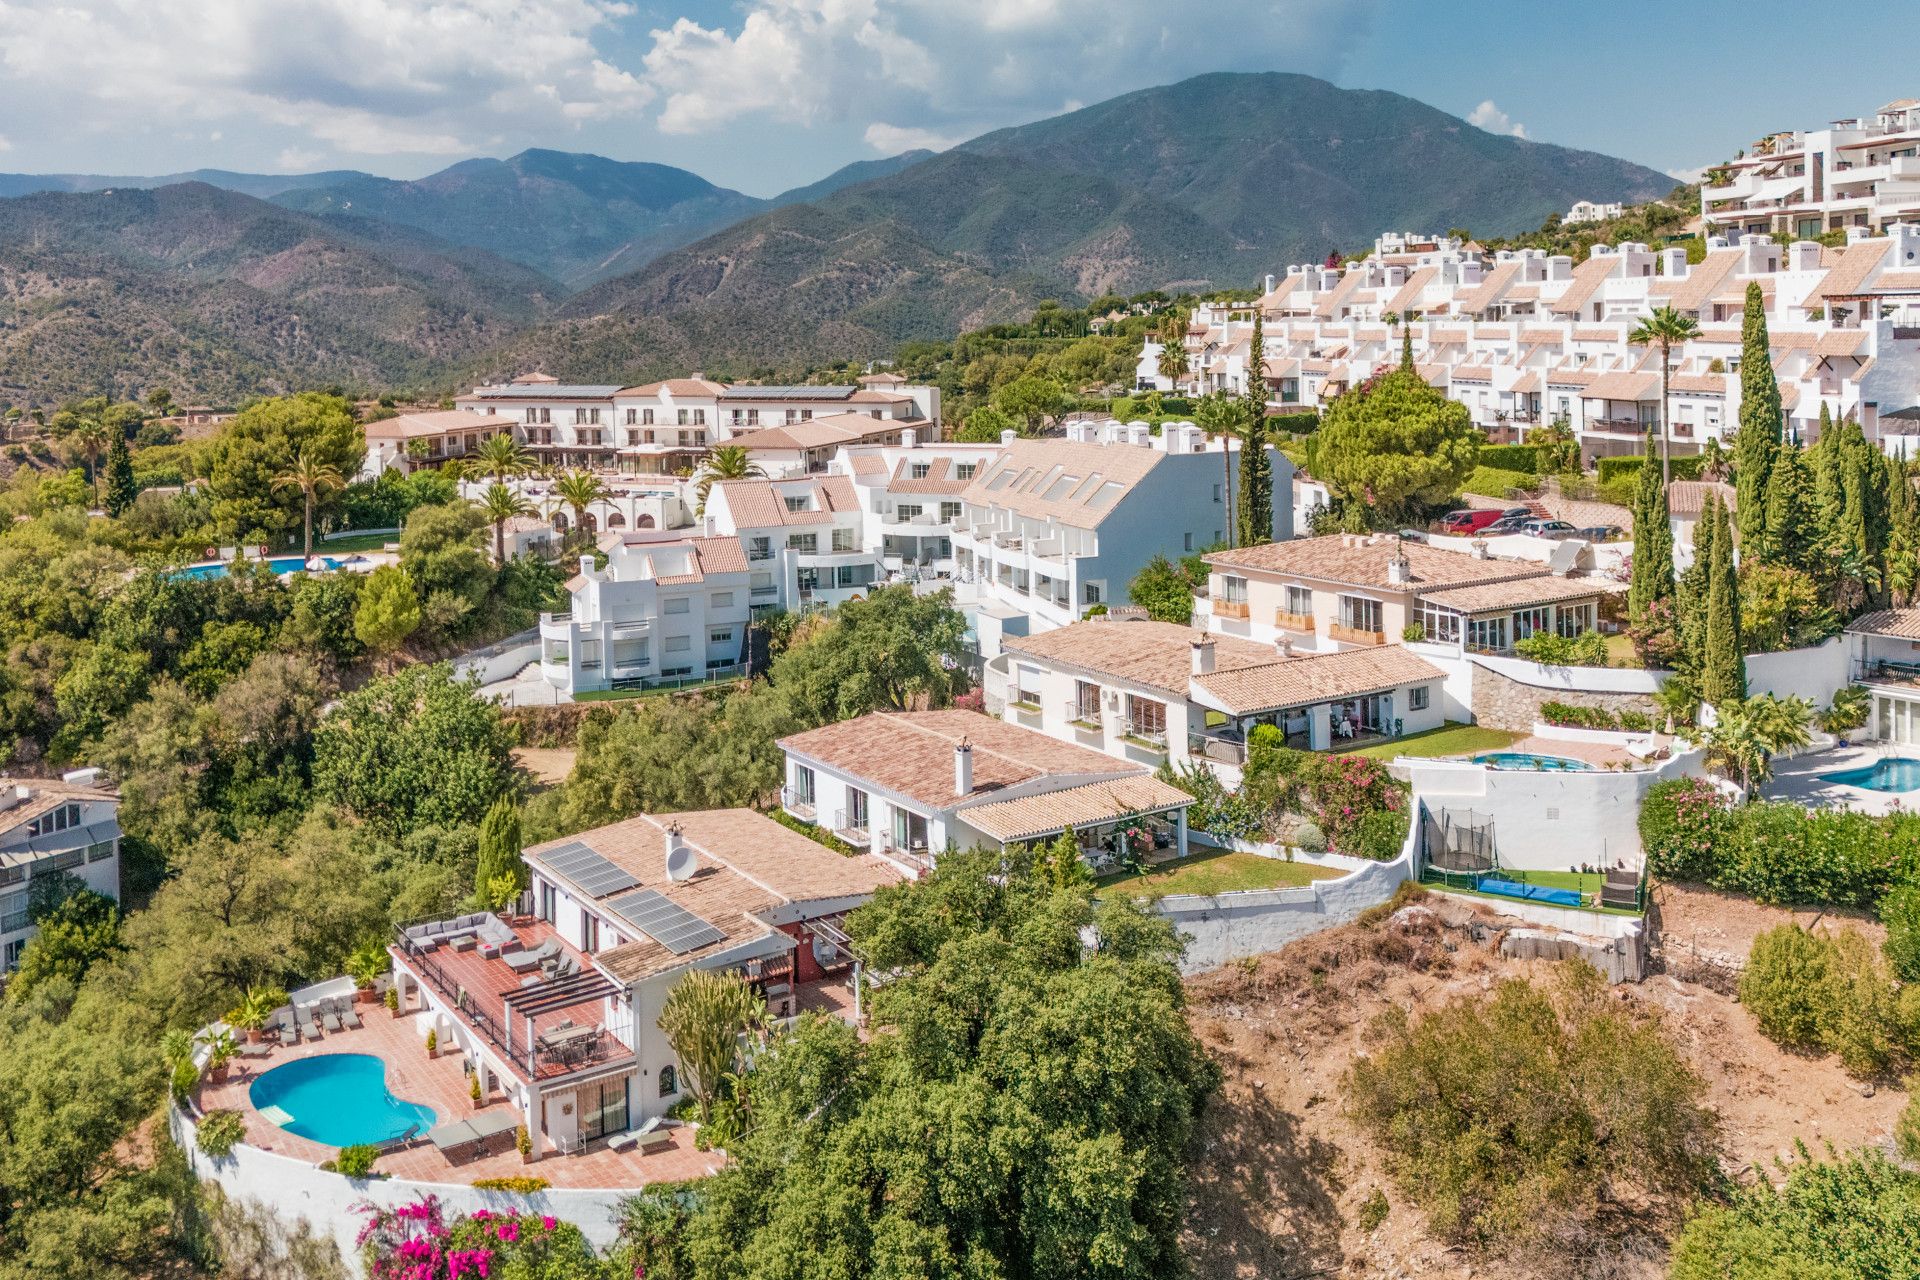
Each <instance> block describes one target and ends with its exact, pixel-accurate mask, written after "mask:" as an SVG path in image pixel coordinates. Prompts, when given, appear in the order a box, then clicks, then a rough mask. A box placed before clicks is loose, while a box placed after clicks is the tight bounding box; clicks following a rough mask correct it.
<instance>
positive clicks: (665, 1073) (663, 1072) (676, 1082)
mask: <svg viewBox="0 0 1920 1280" xmlns="http://www.w3.org/2000/svg"><path fill="white" fill-rule="evenodd" d="M678 1092H680V1073H679V1072H678V1071H675V1070H674V1069H673V1068H672V1067H662V1068H660V1096H661V1097H663V1098H671V1097H672V1096H673V1095H674V1094H676V1093H678Z"/></svg>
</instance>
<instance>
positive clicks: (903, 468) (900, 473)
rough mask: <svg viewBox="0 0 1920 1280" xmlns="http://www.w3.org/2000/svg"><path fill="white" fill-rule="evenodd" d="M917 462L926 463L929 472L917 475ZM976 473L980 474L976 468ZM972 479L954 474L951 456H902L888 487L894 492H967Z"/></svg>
mask: <svg viewBox="0 0 1920 1280" xmlns="http://www.w3.org/2000/svg"><path fill="white" fill-rule="evenodd" d="M916 463H924V464H925V466H926V468H927V474H925V475H924V476H917V477H916V476H915V475H914V474H913V468H914V465H915V464H916ZM975 474H976V475H977V474H978V471H977V470H976V472H975ZM972 483H973V481H972V480H971V479H967V480H962V479H960V478H959V477H958V476H956V475H955V474H954V467H953V459H951V458H902V459H900V464H899V465H898V466H896V467H895V468H894V469H893V478H892V479H891V480H889V481H888V482H887V488H888V489H889V490H891V491H892V492H894V493H949V494H958V493H965V492H966V490H967V486H968V485H970V484H972Z"/></svg>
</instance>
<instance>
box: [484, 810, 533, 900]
mask: <svg viewBox="0 0 1920 1280" xmlns="http://www.w3.org/2000/svg"><path fill="white" fill-rule="evenodd" d="M502 876H512V877H513V882H514V884H515V885H517V886H518V887H519V888H520V890H521V891H522V892H525V890H526V887H527V880H528V877H527V864H526V862H525V861H524V860H522V859H521V857H520V810H519V808H518V807H517V806H516V805H515V804H514V803H513V801H512V799H511V798H509V797H507V796H501V797H500V798H499V799H498V800H495V801H494V802H493V806H492V807H491V808H489V809H488V810H487V816H486V817H485V818H483V819H481V822H480V852H479V856H478V857H477V858H476V859H475V861H474V870H473V887H474V891H475V892H476V893H478V894H480V895H481V896H482V897H484V896H486V894H487V893H488V892H489V890H490V886H491V885H492V884H493V882H494V881H495V880H498V879H499V878H500V877H502Z"/></svg>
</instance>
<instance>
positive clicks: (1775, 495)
mask: <svg viewBox="0 0 1920 1280" xmlns="http://www.w3.org/2000/svg"><path fill="white" fill-rule="evenodd" d="M1810 471H1811V468H1810V466H1809V464H1808V462H1807V460H1806V455H1805V451H1803V450H1801V449H1800V448H1798V447H1796V446H1794V445H1791V444H1783V445H1781V446H1780V451H1779V453H1777V454H1775V455H1774V459H1773V475H1772V476H1770V477H1769V478H1768V480H1767V545H1768V546H1769V547H1771V548H1772V549H1773V554H1774V557H1775V558H1776V560H1777V561H1778V562H1779V563H1781V564H1784V565H1788V566H1790V567H1792V568H1795V569H1798V570H1800V571H1801V572H1803V573H1814V572H1816V571H1817V570H1818V569H1819V568H1820V557H1819V550H1820V544H1821V536H1820V513H1819V508H1818V505H1817V504H1816V502H1815V501H1814V493H1813V479H1812V476H1811V474H1810Z"/></svg>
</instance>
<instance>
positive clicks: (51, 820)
mask: <svg viewBox="0 0 1920 1280" xmlns="http://www.w3.org/2000/svg"><path fill="white" fill-rule="evenodd" d="M62 873H64V874H67V875H70V876H73V877H74V878H75V879H77V880H79V881H80V882H81V883H82V884H84V885H85V886H86V887H87V888H89V889H92V890H93V891H94V892H95V893H103V894H105V895H106V896H107V897H109V898H113V899H114V900H116V901H118V900H119V897H120V796H119V793H118V792H116V791H114V790H113V789H112V788H110V787H107V786H105V785H104V784H103V783H102V782H101V778H100V771H99V770H98V769H75V770H73V771H71V772H69V773H67V774H66V775H64V776H63V777H60V778H58V779H55V778H0V973H7V972H11V971H12V970H13V969H14V968H16V967H17V966H18V965H19V963H20V953H21V952H22V951H23V950H25V949H26V945H27V943H28V942H29V941H31V940H32V938H33V936H34V935H35V934H36V933H37V932H39V930H38V929H36V928H35V926H34V924H33V920H32V918H31V917H30V915H29V914H28V905H27V904H28V900H29V897H30V886H31V884H32V882H33V881H35V880H37V879H39V878H41V877H43V876H52V875H59V874H62Z"/></svg>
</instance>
